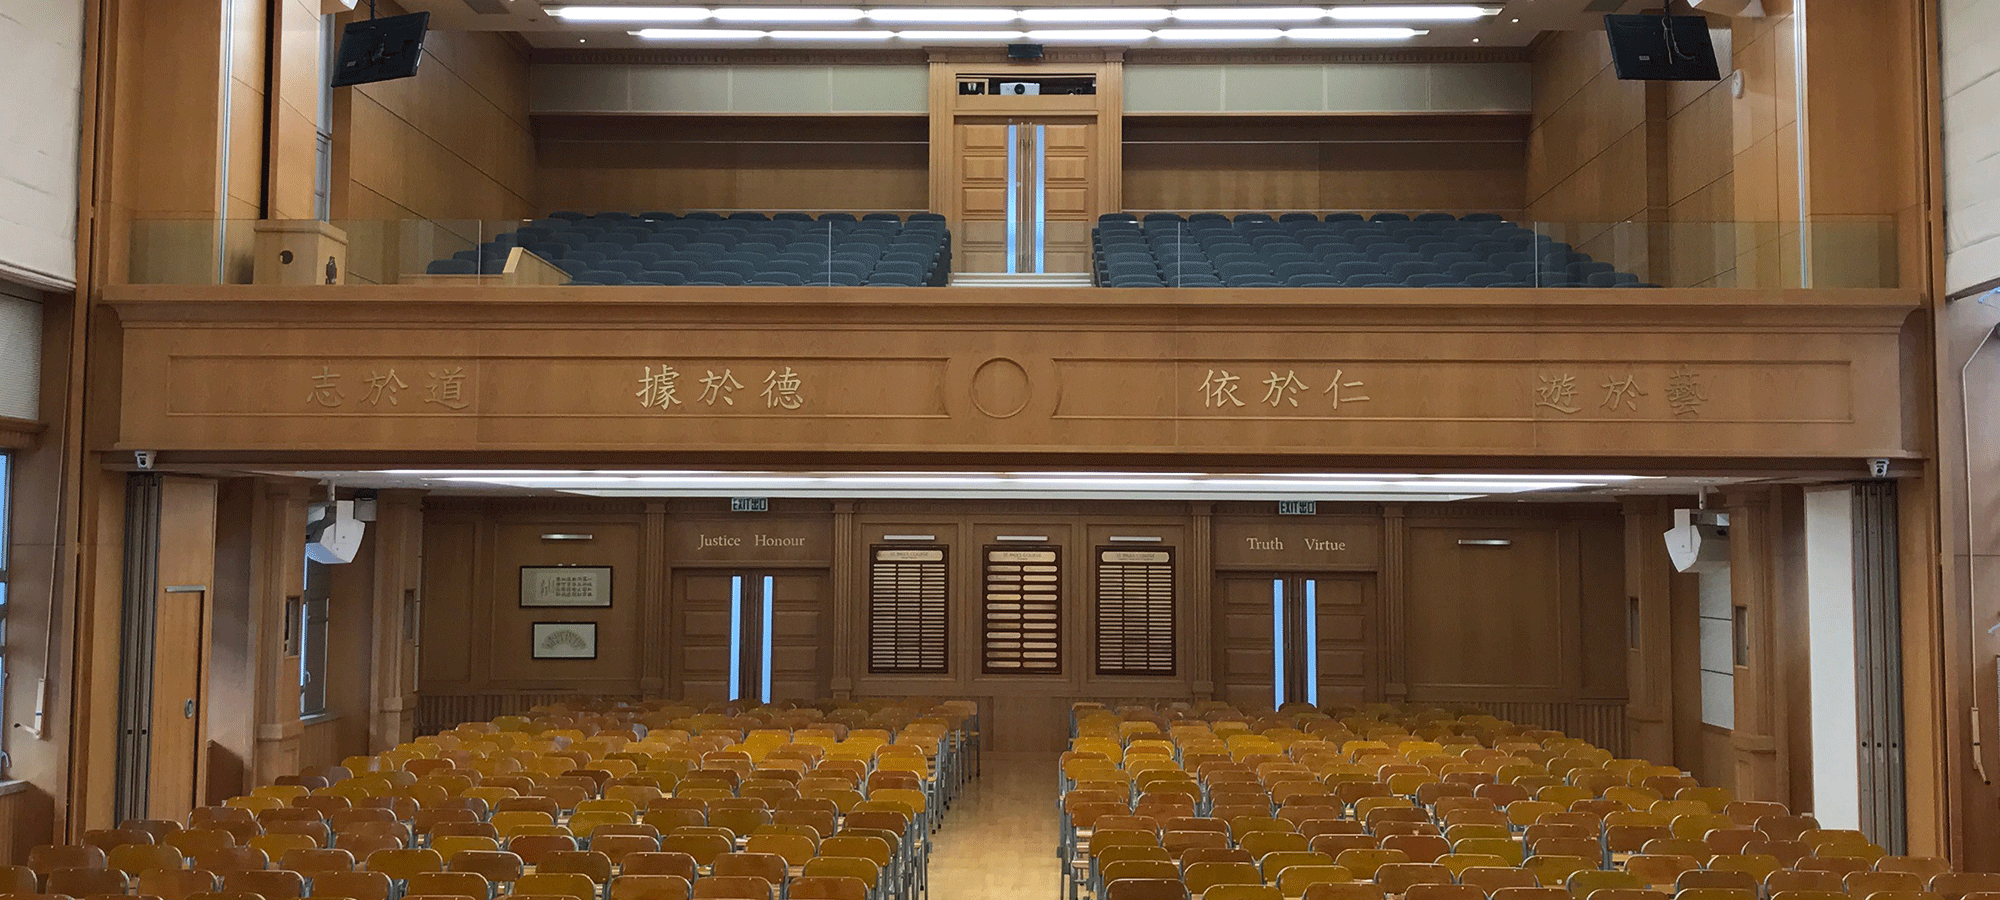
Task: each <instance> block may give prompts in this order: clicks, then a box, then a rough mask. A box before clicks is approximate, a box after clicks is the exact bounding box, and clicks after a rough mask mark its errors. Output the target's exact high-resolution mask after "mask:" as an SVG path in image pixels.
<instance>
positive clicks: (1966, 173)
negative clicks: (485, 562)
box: [1940, 0, 2000, 293]
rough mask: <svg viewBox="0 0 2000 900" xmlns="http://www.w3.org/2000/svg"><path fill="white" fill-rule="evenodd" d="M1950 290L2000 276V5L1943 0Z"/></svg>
mask: <svg viewBox="0 0 2000 900" xmlns="http://www.w3.org/2000/svg"><path fill="white" fill-rule="evenodd" d="M1940 7H1941V9H1940V15H1941V19H1942V25H1943V49H1944V197H1945V232H1946V234H1945V253H1946V256H1945V259H1946V263H1945V289H1946V290H1947V291H1949V292H1952V293H1957V292H1959V291H1963V290H1965V289H1967V288H1970V287H1973V286H1975V285H1980V284H1984V283H1986V282H1988V281H1992V280H1994V279H1996V278H2000V3H1995V2H1993V0H1942V2H1941V3H1940Z"/></svg>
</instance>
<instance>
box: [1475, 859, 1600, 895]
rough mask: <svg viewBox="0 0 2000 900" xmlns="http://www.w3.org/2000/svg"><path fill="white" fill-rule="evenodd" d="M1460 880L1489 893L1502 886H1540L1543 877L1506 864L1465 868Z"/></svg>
mask: <svg viewBox="0 0 2000 900" xmlns="http://www.w3.org/2000/svg"><path fill="white" fill-rule="evenodd" d="M1578 874H1581V873H1578ZM1458 881H1459V883H1460V884H1470V885H1475V886H1477V887H1478V888H1479V889H1481V890H1483V891H1485V892H1487V893H1489V894H1490V893H1492V892H1494V891H1497V890H1499V889H1501V888H1507V887H1539V886H1540V885H1541V883H1542V882H1541V879H1539V878H1537V877H1535V873H1533V872H1530V871H1528V870H1527V869H1520V868H1515V867H1514V866H1504V865H1492V866H1472V867H1470V868H1466V869H1463V870H1461V871H1460V872H1459V873H1458Z"/></svg>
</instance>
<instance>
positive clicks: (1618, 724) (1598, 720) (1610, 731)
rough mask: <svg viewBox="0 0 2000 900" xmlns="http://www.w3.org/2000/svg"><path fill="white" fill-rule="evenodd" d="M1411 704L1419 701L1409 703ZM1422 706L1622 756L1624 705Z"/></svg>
mask: <svg viewBox="0 0 2000 900" xmlns="http://www.w3.org/2000/svg"><path fill="white" fill-rule="evenodd" d="M1412 702H1413V703H1415V702H1419V701H1412ZM1420 702H1421V703H1422V704H1427V705H1437V706H1463V707H1470V708H1472V709H1477V710H1479V711H1481V712H1484V713H1486V714H1487V715H1492V716H1499V717H1500V718H1502V719H1506V720H1508V721H1510V722H1519V723H1521V724H1523V725H1539V726H1541V727H1543V728H1552V729H1555V730H1556V731H1560V732H1562V733H1564V734H1567V735H1569V736H1570V737H1576V738H1582V739H1584V740H1586V741H1589V742H1591V743H1593V744H1596V745H1597V746H1599V747H1603V748H1604V749H1606V750H1609V751H1611V752H1612V753H1613V754H1615V755H1618V756H1624V755H1625V701H1623V700H1578V701H1574V702H1563V701H1523V702H1509V701H1499V700H1444V699H1430V700H1424V701H1420Z"/></svg>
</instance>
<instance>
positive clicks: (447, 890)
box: [404, 872, 493, 900]
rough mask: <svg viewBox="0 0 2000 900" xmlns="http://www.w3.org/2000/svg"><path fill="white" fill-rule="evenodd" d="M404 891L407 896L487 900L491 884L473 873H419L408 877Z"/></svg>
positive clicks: (491, 888)
mask: <svg viewBox="0 0 2000 900" xmlns="http://www.w3.org/2000/svg"><path fill="white" fill-rule="evenodd" d="M404 890H405V893H406V895H409V896H418V895H421V896H426V897H470V898H472V900H488V898H490V897H492V896H493V884H492V883H491V882H489V881H487V880H486V877H485V876H483V875H479V874H476V873H473V872H419V873H417V874H415V875H411V876H410V878H409V882H408V884H407V885H406V886H405V888H404Z"/></svg>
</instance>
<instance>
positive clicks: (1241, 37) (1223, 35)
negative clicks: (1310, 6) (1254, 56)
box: [1153, 28, 1284, 41]
mask: <svg viewBox="0 0 2000 900" xmlns="http://www.w3.org/2000/svg"><path fill="white" fill-rule="evenodd" d="M1283 33H1284V32H1281V31H1279V30H1278V29H1276V28H1162V29H1160V30H1159V31H1156V32H1153V36H1154V37H1156V38H1159V39H1160V40H1163V41H1275V40H1277V39H1278V36H1279V35H1280V34H1283Z"/></svg>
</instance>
